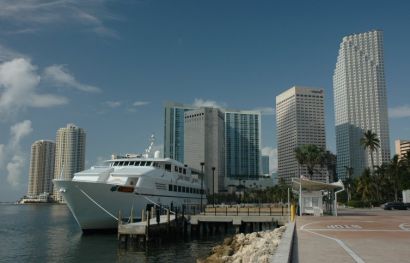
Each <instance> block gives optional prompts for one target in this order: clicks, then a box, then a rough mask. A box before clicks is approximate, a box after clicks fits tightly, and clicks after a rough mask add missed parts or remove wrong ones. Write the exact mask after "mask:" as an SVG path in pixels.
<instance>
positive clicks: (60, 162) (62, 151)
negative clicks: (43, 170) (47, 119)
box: [54, 124, 86, 202]
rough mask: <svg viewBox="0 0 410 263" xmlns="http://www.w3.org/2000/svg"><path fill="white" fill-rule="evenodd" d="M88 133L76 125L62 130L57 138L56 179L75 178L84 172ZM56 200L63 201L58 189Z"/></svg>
mask: <svg viewBox="0 0 410 263" xmlns="http://www.w3.org/2000/svg"><path fill="white" fill-rule="evenodd" d="M85 139H86V133H85V131H84V130H83V129H82V128H79V127H77V126H75V125H74V124H67V127H65V128H60V129H58V131H57V136H56V152H55V166H54V167H55V168H54V178H56V179H57V178H64V179H69V178H73V176H74V173H76V172H80V171H82V170H84V163H85ZM54 199H55V200H56V201H60V202H61V201H62V197H61V196H60V194H59V192H58V189H54Z"/></svg>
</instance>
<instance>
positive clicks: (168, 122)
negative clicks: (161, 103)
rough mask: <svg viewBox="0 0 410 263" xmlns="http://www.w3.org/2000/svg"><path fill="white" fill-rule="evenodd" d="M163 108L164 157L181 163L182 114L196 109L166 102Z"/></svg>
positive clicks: (182, 155) (182, 159) (182, 147)
mask: <svg viewBox="0 0 410 263" xmlns="http://www.w3.org/2000/svg"><path fill="white" fill-rule="evenodd" d="M164 108H165V119H164V157H165V158H171V159H174V160H177V161H180V162H181V163H183V162H184V113H185V112H186V111H188V110H193V109H196V108H195V107H193V106H189V105H184V104H181V103H175V102H167V103H166V104H165V107H164Z"/></svg>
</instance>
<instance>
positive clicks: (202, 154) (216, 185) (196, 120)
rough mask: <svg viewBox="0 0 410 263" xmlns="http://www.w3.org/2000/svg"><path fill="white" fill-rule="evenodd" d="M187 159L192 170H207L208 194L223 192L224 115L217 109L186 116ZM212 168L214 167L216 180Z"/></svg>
mask: <svg viewBox="0 0 410 263" xmlns="http://www.w3.org/2000/svg"><path fill="white" fill-rule="evenodd" d="M184 126H185V130H184V140H185V147H184V149H185V150H184V156H185V163H186V164H187V165H189V166H190V167H193V168H196V169H197V170H200V169H201V165H200V163H201V162H204V163H205V166H204V174H205V177H204V183H205V184H206V185H207V186H208V190H209V193H213V190H214V189H215V193H218V192H220V191H221V190H223V189H224V179H225V158H224V154H225V153H224V150H225V149H224V148H225V144H224V142H225V141H224V114H223V113H222V112H221V111H220V110H219V109H217V108H200V109H197V110H191V111H187V112H185V125H184ZM212 167H215V176H214V178H213V177H212V176H213V173H212Z"/></svg>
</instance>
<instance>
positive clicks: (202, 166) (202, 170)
mask: <svg viewBox="0 0 410 263" xmlns="http://www.w3.org/2000/svg"><path fill="white" fill-rule="evenodd" d="M204 165H205V163H204V162H201V213H202V195H203V192H204Z"/></svg>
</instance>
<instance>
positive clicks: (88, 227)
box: [53, 180, 199, 232]
mask: <svg viewBox="0 0 410 263" xmlns="http://www.w3.org/2000/svg"><path fill="white" fill-rule="evenodd" d="M53 182H54V187H56V189H58V191H60V193H61V194H62V196H63V198H64V200H65V201H66V203H67V205H68V207H69V209H70V211H71V213H72V214H73V216H74V218H75V220H76V221H77V223H78V225H79V226H80V227H81V229H82V230H83V231H85V232H91V231H94V230H109V229H116V228H117V226H118V214H119V211H121V215H122V219H128V218H129V217H130V214H131V209H133V211H134V213H133V214H134V219H136V220H140V219H141V213H142V211H143V210H145V209H146V207H147V205H152V204H154V203H156V204H161V205H163V206H168V207H171V204H172V206H174V207H178V206H182V205H183V204H187V203H190V204H191V205H196V204H199V202H196V203H194V202H195V201H198V200H195V201H194V202H192V200H191V199H187V198H184V197H176V196H165V195H162V196H161V195H158V194H151V195H150V194H136V193H124V192H118V191H116V190H114V189H115V185H112V184H107V183H99V182H83V181H71V180H54V181H53ZM113 187H114V189H113Z"/></svg>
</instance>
